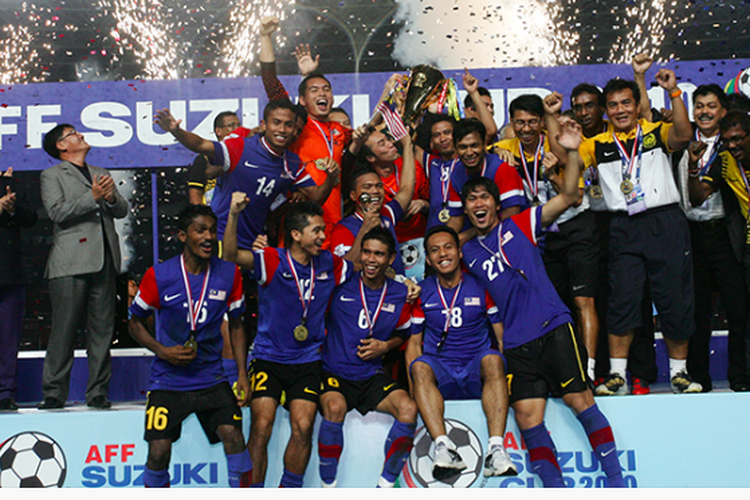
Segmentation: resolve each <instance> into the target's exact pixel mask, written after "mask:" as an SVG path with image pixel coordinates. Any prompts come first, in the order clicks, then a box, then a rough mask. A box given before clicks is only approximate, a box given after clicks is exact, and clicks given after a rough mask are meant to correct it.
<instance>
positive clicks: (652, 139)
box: [643, 132, 656, 149]
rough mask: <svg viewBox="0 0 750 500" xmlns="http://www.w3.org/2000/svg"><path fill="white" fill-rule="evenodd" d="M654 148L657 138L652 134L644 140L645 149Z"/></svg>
mask: <svg viewBox="0 0 750 500" xmlns="http://www.w3.org/2000/svg"><path fill="white" fill-rule="evenodd" d="M654 146H656V136H655V135H654V134H653V132H652V133H650V134H648V135H647V136H646V137H644V138H643V147H644V148H649V149H650V148H653V147H654Z"/></svg>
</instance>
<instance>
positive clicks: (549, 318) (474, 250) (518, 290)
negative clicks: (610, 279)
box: [461, 206, 572, 349]
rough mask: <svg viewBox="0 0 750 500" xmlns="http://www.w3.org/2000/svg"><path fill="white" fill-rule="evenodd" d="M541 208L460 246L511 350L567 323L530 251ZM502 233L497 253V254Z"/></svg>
mask: <svg viewBox="0 0 750 500" xmlns="http://www.w3.org/2000/svg"><path fill="white" fill-rule="evenodd" d="M541 217H542V207H541V206H539V207H533V208H529V209H527V210H524V211H523V212H521V213H520V214H518V215H515V216H513V217H510V218H508V219H506V220H504V221H501V222H500V223H499V224H498V225H497V226H496V227H495V228H494V229H493V230H492V231H490V233H489V234H487V235H486V236H485V237H481V238H479V237H477V238H473V239H471V240H469V241H467V242H466V243H465V244H464V246H463V247H462V249H461V250H462V251H463V260H464V263H465V265H466V268H467V270H468V271H469V273H471V274H472V275H473V276H474V277H476V278H477V279H478V280H479V282H480V283H481V284H482V285H483V286H484V287H485V288H486V289H487V290H488V291H489V292H490V295H491V296H492V298H493V300H494V301H495V304H497V308H498V311H499V314H500V318H501V321H502V322H503V326H504V331H505V333H504V335H503V345H504V346H505V349H512V348H514V347H518V346H520V345H523V344H525V343H527V342H530V341H532V340H534V339H536V338H539V337H541V336H542V335H544V334H546V333H548V332H550V331H552V330H553V329H555V328H556V327H558V326H560V325H562V324H564V323H568V322H572V317H571V315H570V311H569V310H568V308H567V307H566V306H565V304H563V302H562V300H560V297H559V296H558V295H557V292H556V291H555V287H554V286H553V285H552V282H551V281H550V280H549V278H548V277H547V272H546V271H545V268H544V262H543V261H542V257H541V254H540V253H539V250H538V249H537V248H536V244H537V240H538V238H540V237H541V235H542V233H543V230H542V224H541ZM498 234H502V238H503V244H502V253H501V252H499V251H498V247H499V245H498Z"/></svg>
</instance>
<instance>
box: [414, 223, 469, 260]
mask: <svg viewBox="0 0 750 500" xmlns="http://www.w3.org/2000/svg"><path fill="white" fill-rule="evenodd" d="M438 233H448V234H450V235H451V237H452V238H453V241H454V243H456V247H459V246H460V244H459V242H458V233H457V232H456V230H455V229H453V228H452V227H448V226H444V225H442V224H438V225H437V226H432V227H431V228H430V229H429V230H427V234H425V235H424V241H423V242H422V244H423V245H424V252H425V253H429V249H428V246H427V243H428V242H429V241H430V238H431V237H432V236H433V235H435V234H438Z"/></svg>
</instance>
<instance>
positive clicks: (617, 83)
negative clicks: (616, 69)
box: [603, 78, 641, 106]
mask: <svg viewBox="0 0 750 500" xmlns="http://www.w3.org/2000/svg"><path fill="white" fill-rule="evenodd" d="M627 89H630V91H631V92H632V93H633V99H634V100H635V104H636V106H637V105H639V104H640V103H641V89H640V87H638V84H637V83H635V82H634V81H633V80H624V79H622V78H612V79H611V80H610V81H608V82H607V85H605V86H604V90H603V93H604V103H605V105H606V102H607V97H609V96H610V94H613V93H615V92H620V91H621V90H627Z"/></svg>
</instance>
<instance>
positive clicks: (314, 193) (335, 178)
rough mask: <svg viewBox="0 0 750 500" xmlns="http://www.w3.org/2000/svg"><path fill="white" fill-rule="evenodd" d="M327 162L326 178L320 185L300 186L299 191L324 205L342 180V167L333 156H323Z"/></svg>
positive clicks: (309, 198)
mask: <svg viewBox="0 0 750 500" xmlns="http://www.w3.org/2000/svg"><path fill="white" fill-rule="evenodd" d="M322 160H323V161H324V162H325V164H324V165H325V168H324V169H323V168H321V170H325V173H326V180H325V181H323V183H322V184H321V185H319V186H314V187H313V186H309V187H306V188H299V191H300V192H301V193H302V194H303V195H304V196H305V198H307V199H308V200H311V201H314V202H315V203H317V204H319V205H322V204H323V203H325V202H326V200H327V199H328V196H329V195H330V194H331V191H332V190H333V188H334V187H336V186H337V185H338V183H339V182H340V180H341V167H340V166H339V164H338V163H337V162H336V160H334V159H333V158H322Z"/></svg>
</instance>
